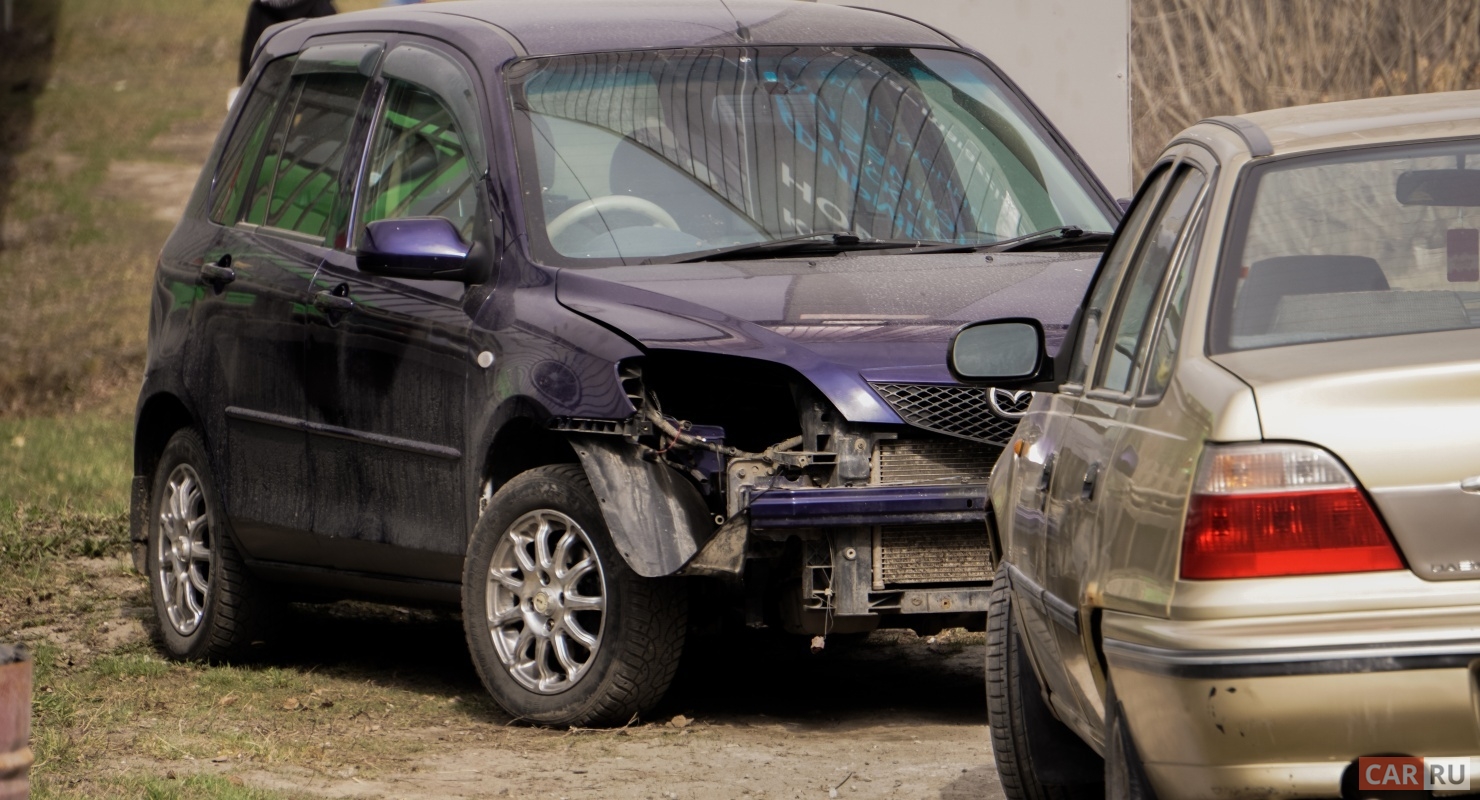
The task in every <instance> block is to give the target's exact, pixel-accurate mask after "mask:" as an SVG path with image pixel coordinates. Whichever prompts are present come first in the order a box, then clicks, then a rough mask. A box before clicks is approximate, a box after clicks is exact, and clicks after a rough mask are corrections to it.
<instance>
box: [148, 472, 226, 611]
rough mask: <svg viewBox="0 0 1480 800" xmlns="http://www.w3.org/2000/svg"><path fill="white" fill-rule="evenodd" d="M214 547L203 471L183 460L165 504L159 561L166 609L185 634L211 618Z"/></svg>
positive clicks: (168, 485)
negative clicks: (208, 609)
mask: <svg viewBox="0 0 1480 800" xmlns="http://www.w3.org/2000/svg"><path fill="white" fill-rule="evenodd" d="M213 547H214V542H213V538H212V530H211V522H210V516H209V513H208V512H207V511H206V497H205V491H204V489H203V487H202V485H201V480H200V475H199V474H197V473H196V471H195V468H194V467H191V466H190V465H189V464H180V465H178V466H176V467H175V469H174V470H173V471H172V472H170V477H169V480H168V481H167V482H166V483H165V487H164V497H163V498H162V502H161V503H160V505H159V536H158V538H157V539H156V542H155V548H156V552H155V556H156V562H155V563H157V564H158V565H159V587H160V592H161V594H163V595H164V607H165V611H166V612H167V615H168V616H169V620H170V625H172V626H173V627H174V629H175V631H176V632H178V633H179V634H180V635H181V636H189V635H190V634H192V633H194V632H195V629H196V628H198V627H199V626H200V622H201V620H202V619H204V618H205V613H206V600H207V598H209V597H210V593H211V550H212V548H213Z"/></svg>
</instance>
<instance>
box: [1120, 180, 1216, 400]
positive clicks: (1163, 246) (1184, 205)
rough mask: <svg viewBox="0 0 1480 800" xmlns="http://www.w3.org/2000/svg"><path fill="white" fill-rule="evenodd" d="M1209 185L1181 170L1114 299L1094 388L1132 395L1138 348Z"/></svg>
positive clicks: (1140, 359)
mask: <svg viewBox="0 0 1480 800" xmlns="http://www.w3.org/2000/svg"><path fill="white" fill-rule="evenodd" d="M1206 182H1207V178H1206V176H1204V175H1203V173H1202V172H1200V171H1198V170H1195V169H1193V168H1191V167H1190V166H1183V167H1180V168H1179V169H1178V171H1177V173H1176V175H1174V176H1173V178H1172V186H1171V189H1170V190H1169V191H1168V192H1167V195H1166V199H1165V200H1164V201H1163V202H1162V203H1161V207H1160V208H1159V209H1158V210H1157V217H1156V218H1155V220H1153V221H1152V223H1151V224H1150V225H1148V226H1147V228H1146V231H1145V233H1144V234H1143V235H1142V236H1140V237H1137V238H1139V239H1140V243H1139V249H1138V250H1137V251H1136V255H1135V257H1134V261H1133V263H1132V265H1131V268H1130V273H1129V275H1128V276H1127V278H1126V280H1125V281H1124V282H1123V283H1122V285H1121V290H1120V292H1119V294H1118V296H1117V298H1116V312H1115V323H1114V325H1113V327H1112V328H1110V329H1109V330H1108V331H1107V333H1108V334H1109V335H1108V336H1107V337H1106V338H1105V342H1104V344H1103V345H1102V347H1103V350H1102V354H1101V357H1100V367H1099V379H1098V380H1097V381H1096V382H1095V388H1096V389H1102V390H1105V391H1108V392H1114V393H1120V394H1124V393H1126V392H1129V391H1130V390H1131V387H1132V386H1133V385H1134V384H1135V379H1136V378H1137V377H1138V376H1139V375H1140V368H1141V366H1142V364H1143V363H1144V356H1142V355H1141V352H1142V347H1141V346H1142V344H1143V343H1144V341H1145V337H1146V335H1147V334H1148V332H1149V331H1150V329H1151V322H1152V317H1153V314H1154V313H1155V310H1156V307H1157V304H1156V298H1157V297H1158V296H1159V294H1160V293H1159V290H1160V288H1161V286H1162V282H1163V278H1165V277H1166V274H1167V271H1168V270H1169V269H1170V267H1171V265H1172V256H1173V254H1174V253H1175V252H1176V248H1177V241H1178V240H1179V239H1180V238H1181V236H1182V230H1183V229H1184V228H1185V227H1186V225H1187V221H1188V218H1189V217H1190V216H1191V214H1192V209H1193V204H1194V203H1195V201H1196V200H1197V196H1198V194H1199V193H1200V192H1201V191H1202V188H1203V184H1205V183H1206Z"/></svg>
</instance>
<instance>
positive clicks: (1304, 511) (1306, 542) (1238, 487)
mask: <svg viewBox="0 0 1480 800" xmlns="http://www.w3.org/2000/svg"><path fill="white" fill-rule="evenodd" d="M1402 568H1403V560H1402V558H1400V557H1399V556H1398V551H1397V549H1396V548H1395V547H1394V546H1393V541H1392V537H1390V536H1389V535H1388V532H1387V529H1386V528H1385V527H1383V524H1382V520H1380V519H1378V517H1377V513H1376V512H1375V511H1374V510H1373V509H1372V506H1371V504H1370V503H1368V501H1367V497H1366V495H1364V494H1363V493H1362V491H1361V490H1360V489H1359V488H1357V486H1356V482H1355V480H1354V479H1352V478H1351V476H1350V474H1349V473H1347V472H1346V469H1345V468H1344V467H1342V466H1341V465H1340V462H1338V461H1336V459H1335V458H1333V457H1332V456H1331V455H1330V454H1329V453H1326V452H1325V451H1322V450H1319V449H1318V448H1314V447H1310V446H1309V445H1287V444H1280V445H1239V446H1233V447H1217V446H1210V447H1209V453H1208V454H1207V455H1205V457H1204V462H1203V466H1202V469H1200V470H1199V476H1198V481H1197V486H1196V487H1195V488H1194V494H1193V496H1192V502H1191V505H1190V506H1189V508H1188V510H1187V528H1186V531H1185V532H1184V534H1183V537H1182V577H1183V578H1189V579H1194V580H1207V579H1217V578H1256V577H1275V576H1278V575H1319V574H1325V573H1339V572H1375V571H1379V570H1392V569H1402Z"/></svg>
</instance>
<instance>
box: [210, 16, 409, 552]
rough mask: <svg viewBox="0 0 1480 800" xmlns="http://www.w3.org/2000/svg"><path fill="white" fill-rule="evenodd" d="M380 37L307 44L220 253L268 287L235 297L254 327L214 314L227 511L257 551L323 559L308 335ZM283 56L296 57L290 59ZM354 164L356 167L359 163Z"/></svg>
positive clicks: (242, 279) (242, 187)
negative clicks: (316, 513) (222, 372)
mask: <svg viewBox="0 0 1480 800" xmlns="http://www.w3.org/2000/svg"><path fill="white" fill-rule="evenodd" d="M381 49H382V46H381V45H378V44H374V43H364V42H358V43H347V44H331V45H323V46H313V47H309V48H306V49H305V50H304V51H303V52H302V53H300V54H299V55H298V56H297V57H296V58H295V59H293V60H292V62H291V64H292V66H291V74H290V75H289V76H288V79H287V81H286V90H285V91H284V93H283V95H282V98H281V100H280V102H279V103H278V104H277V107H276V110H275V113H274V114H272V115H271V118H270V119H271V121H270V123H267V125H266V127H265V128H264V136H263V137H262V138H263V141H262V145H261V147H260V151H261V152H260V154H259V155H258V157H257V159H256V160H255V161H254V162H252V163H254V164H255V166H254V167H252V168H251V169H250V170H248V171H247V175H246V176H244V178H243V179H242V180H241V181H240V183H239V185H238V186H236V187H234V188H233V193H234V194H235V195H236V198H235V199H233V200H231V201H230V204H231V205H232V206H233V208H230V209H227V210H226V213H230V214H231V216H233V217H234V218H235V219H236V223H235V225H234V226H233V227H232V229H231V230H230V231H228V232H227V234H226V236H225V237H224V240H223V245H222V247H221V250H222V252H223V256H224V255H228V254H229V255H231V256H232V258H231V269H232V270H233V271H234V275H235V278H234V280H233V281H232V282H231V283H230V288H231V289H232V290H235V287H239V286H243V285H246V286H261V287H262V288H261V290H260V291H253V292H251V293H250V294H248V295H246V296H243V297H241V298H239V299H238V300H236V301H234V302H233V301H231V296H230V294H229V293H228V295H227V299H228V302H227V303H226V304H225V305H227V306H232V305H240V306H242V308H243V309H244V310H245V311H244V313H245V314H246V316H247V318H249V319H250V320H252V325H251V327H250V329H244V328H242V327H241V326H239V325H235V324H233V323H232V322H231V319H232V316H231V313H233V312H227V313H223V314H219V315H213V316H212V318H211V320H212V321H211V322H210V323H208V324H207V326H206V334H207V339H208V341H209V343H210V346H211V347H212V348H213V349H214V350H215V351H216V353H217V356H216V357H217V359H218V361H219V362H220V363H221V364H223V365H225V367H226V368H227V373H228V375H230V376H231V379H230V381H228V382H227V384H226V394H227V396H226V397H225V398H223V401H222V404H223V406H224V413H225V418H226V427H227V431H228V436H227V446H228V452H229V454H230V455H229V457H230V464H231V467H230V468H229V470H228V474H227V480H226V484H227V486H228V487H229V490H228V491H229V497H230V498H231V499H230V501H229V502H230V503H231V505H229V506H228V508H229V509H230V511H229V513H230V514H231V515H232V517H233V524H234V527H235V529H236V531H237V533H238V535H239V536H240V537H241V539H242V542H243V546H244V547H245V548H246V549H247V552H248V553H249V554H250V555H251V556H252V557H254V558H257V559H263V560H269V561H285V562H294V563H306V564H315V563H322V562H323V559H324V556H323V553H322V552H321V550H320V548H318V547H317V546H316V545H315V544H314V542H313V540H312V538H311V536H310V535H309V532H310V531H311V530H312V527H313V522H312V520H313V504H312V491H313V484H314V481H315V479H316V478H315V476H314V475H313V469H312V464H311V462H310V460H309V456H308V442H307V437H306V431H307V429H308V413H307V402H306V393H305V378H306V377H307V365H306V362H305V357H306V351H307V346H306V344H307V331H308V326H309V324H310V322H311V321H312V320H313V319H315V318H316V317H319V316H321V315H322V314H321V312H319V311H318V310H317V309H316V308H314V307H313V305H312V304H311V302H310V299H309V298H310V295H309V289H310V286H311V284H312V280H313V276H314V274H315V273H316V272H317V271H318V269H319V267H320V266H321V265H322V263H323V261H324V257H325V256H326V255H327V254H328V253H330V252H332V245H333V243H334V242H333V236H334V231H335V230H336V224H335V220H336V216H338V215H342V214H344V213H345V209H347V203H346V202H345V200H346V198H347V195H348V193H347V192H346V191H345V181H346V174H345V165H346V164H347V163H351V164H352V163H353V159H352V158H350V157H349V152H350V148H351V144H352V141H353V134H354V129H355V125H356V120H357V118H358V116H359V110H360V107H361V102H362V99H363V97H364V95H365V90H366V87H367V86H368V83H369V81H368V78H367V70H373V69H374V67H375V62H376V61H377V60H378V58H379V55H380V51H381ZM284 63H287V62H286V61H285V62H284ZM351 172H352V170H351Z"/></svg>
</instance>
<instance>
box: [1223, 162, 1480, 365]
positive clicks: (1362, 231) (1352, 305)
mask: <svg viewBox="0 0 1480 800" xmlns="http://www.w3.org/2000/svg"><path fill="white" fill-rule="evenodd" d="M1239 197H1240V200H1239V203H1238V206H1237V207H1236V208H1235V210H1234V213H1233V216H1232V219H1231V220H1230V228H1231V232H1230V235H1229V237H1228V246H1227V247H1226V248H1225V251H1224V256H1223V258H1222V261H1221V264H1220V266H1219V276H1218V287H1217V291H1216V293H1215V295H1214V308H1213V317H1212V331H1213V333H1212V337H1211V342H1210V344H1211V350H1212V352H1214V353H1223V352H1229V351H1234V350H1254V349H1260V348H1266V347H1280V346H1285V345H1294V344H1303V343H1311V342H1324V341H1335V340H1340V339H1361V338H1368V337H1376V336H1395V335H1402V334H1415V333H1425V332H1431V331H1445V330H1456V329H1462V328H1475V327H1480V142H1477V141H1475V140H1459V141H1450V142H1440V143H1423V144H1413V143H1404V144H1399V145H1387V146H1382V147H1361V148H1350V149H1347V150H1341V151H1336V152H1327V153H1320V154H1313V155H1309V156H1301V157H1297V158H1287V159H1282V160H1279V161H1273V162H1271V163H1269V164H1261V165H1256V166H1255V167H1252V168H1251V169H1250V171H1249V176H1248V177H1247V178H1246V179H1245V183H1244V187H1243V188H1241V190H1240V192H1239Z"/></svg>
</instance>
